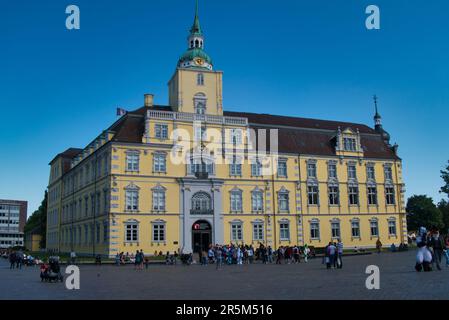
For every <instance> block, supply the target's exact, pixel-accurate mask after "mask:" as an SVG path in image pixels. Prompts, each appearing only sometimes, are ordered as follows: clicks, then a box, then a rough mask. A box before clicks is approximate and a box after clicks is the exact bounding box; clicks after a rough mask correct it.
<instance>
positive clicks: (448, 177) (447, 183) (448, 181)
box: [440, 161, 449, 197]
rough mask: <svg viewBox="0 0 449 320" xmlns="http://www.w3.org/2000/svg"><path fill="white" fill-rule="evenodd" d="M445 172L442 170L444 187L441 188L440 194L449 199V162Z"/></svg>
mask: <svg viewBox="0 0 449 320" xmlns="http://www.w3.org/2000/svg"><path fill="white" fill-rule="evenodd" d="M447 163H448V165H447V166H446V169H445V170H441V171H440V172H441V178H442V179H443V181H444V186H442V187H441V189H440V192H442V193H445V194H446V195H447V196H448V197H449V161H448V162H447Z"/></svg>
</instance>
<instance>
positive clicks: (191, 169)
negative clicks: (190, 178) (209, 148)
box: [187, 157, 215, 175]
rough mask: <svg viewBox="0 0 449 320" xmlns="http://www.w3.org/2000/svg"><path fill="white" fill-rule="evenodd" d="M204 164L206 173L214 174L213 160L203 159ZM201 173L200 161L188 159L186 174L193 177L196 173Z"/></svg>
mask: <svg viewBox="0 0 449 320" xmlns="http://www.w3.org/2000/svg"><path fill="white" fill-rule="evenodd" d="M203 161H204V164H205V167H206V168H205V169H206V172H207V173H208V174H209V175H213V174H214V172H215V164H214V162H213V160H210V159H204V158H203ZM201 171H202V163H201V159H199V158H193V157H192V158H190V162H189V163H188V164H187V172H188V174H191V175H195V174H196V173H197V172H201Z"/></svg>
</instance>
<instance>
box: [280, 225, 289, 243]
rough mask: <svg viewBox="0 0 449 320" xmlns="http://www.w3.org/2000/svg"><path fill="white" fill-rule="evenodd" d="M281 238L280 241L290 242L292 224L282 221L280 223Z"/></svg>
mask: <svg viewBox="0 0 449 320" xmlns="http://www.w3.org/2000/svg"><path fill="white" fill-rule="evenodd" d="M279 238H280V240H284V241H285V240H290V223H289V222H288V221H282V222H281V223H279Z"/></svg>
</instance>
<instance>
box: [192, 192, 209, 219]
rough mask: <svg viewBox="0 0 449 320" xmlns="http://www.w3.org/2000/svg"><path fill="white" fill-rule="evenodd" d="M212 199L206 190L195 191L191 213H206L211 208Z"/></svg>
mask: <svg viewBox="0 0 449 320" xmlns="http://www.w3.org/2000/svg"><path fill="white" fill-rule="evenodd" d="M211 202H212V200H211V197H210V195H208V194H207V193H206V192H202V191H200V192H197V193H195V194H194V195H193V197H192V211H191V213H193V214H208V213H210V211H211V210H212V203H211Z"/></svg>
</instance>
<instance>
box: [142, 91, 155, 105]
mask: <svg viewBox="0 0 449 320" xmlns="http://www.w3.org/2000/svg"><path fill="white" fill-rule="evenodd" d="M144 97H145V107H152V106H153V99H154V94H151V93H147V94H145V95H144Z"/></svg>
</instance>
